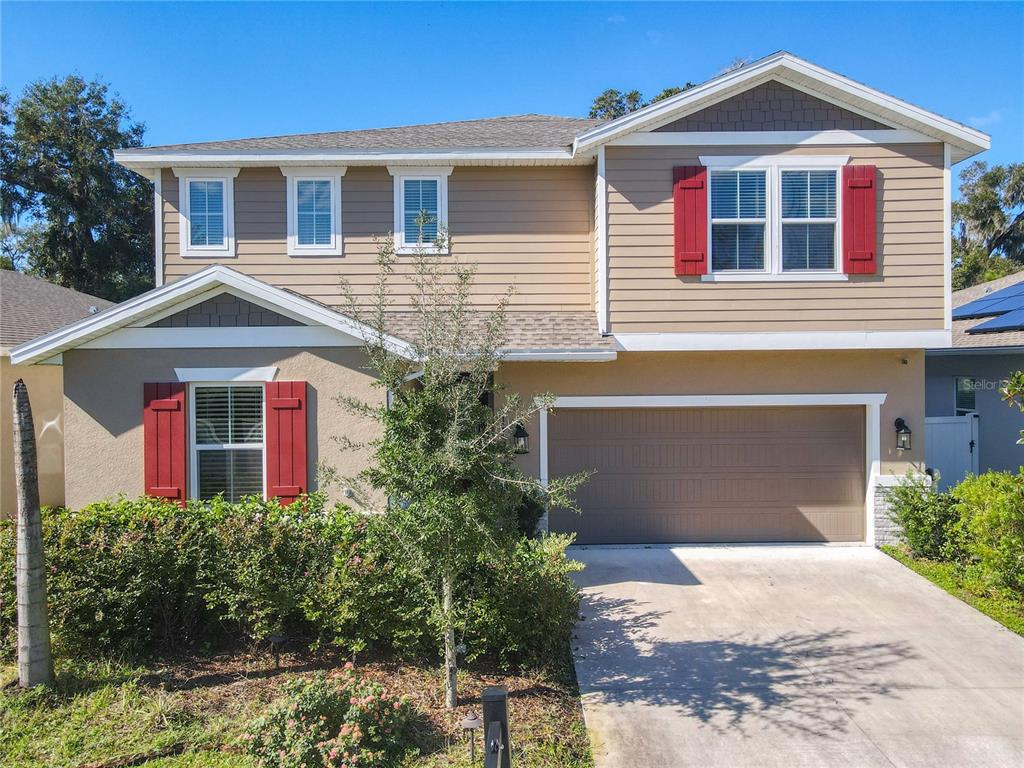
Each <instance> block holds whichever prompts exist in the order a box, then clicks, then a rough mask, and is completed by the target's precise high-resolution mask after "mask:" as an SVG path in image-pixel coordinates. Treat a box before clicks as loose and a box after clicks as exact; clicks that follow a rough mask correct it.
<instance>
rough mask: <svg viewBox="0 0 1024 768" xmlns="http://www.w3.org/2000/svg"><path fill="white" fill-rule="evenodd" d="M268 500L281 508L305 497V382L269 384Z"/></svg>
mask: <svg viewBox="0 0 1024 768" xmlns="http://www.w3.org/2000/svg"><path fill="white" fill-rule="evenodd" d="M264 394H265V398H266V401H267V402H266V411H267V496H268V497H269V498H274V497H275V496H277V497H278V498H280V499H281V504H282V506H285V505H288V504H291V503H292V502H293V501H295V497H297V496H300V495H301V494H303V493H306V491H307V490H309V489H308V488H307V487H306V382H304V381H268V382H267V384H266V389H265V390H264Z"/></svg>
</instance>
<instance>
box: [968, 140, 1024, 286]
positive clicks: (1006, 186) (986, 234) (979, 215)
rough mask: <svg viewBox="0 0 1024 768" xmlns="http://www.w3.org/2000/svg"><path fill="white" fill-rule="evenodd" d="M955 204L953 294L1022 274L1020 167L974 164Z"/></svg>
mask: <svg viewBox="0 0 1024 768" xmlns="http://www.w3.org/2000/svg"><path fill="white" fill-rule="evenodd" d="M960 195H961V199H960V200H959V201H958V202H955V203H953V231H952V233H951V237H952V239H953V248H952V255H953V290H955V291H956V290H960V289H961V288H967V287H970V286H972V285H977V284H978V283H984V282H987V281H989V280H995V279H996V278H998V277H1003V276H1004V275H1009V274H1012V273H1014V272H1017V271H1019V270H1021V269H1024V163H1012V164H1010V165H996V166H992V167H991V168H990V167H989V166H988V164H987V163H984V162H982V161H980V160H979V161H976V162H974V163H971V164H970V165H969V166H967V167H966V168H965V169H964V170H962V171H961V172H960Z"/></svg>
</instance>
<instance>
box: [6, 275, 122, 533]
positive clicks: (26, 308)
mask: <svg viewBox="0 0 1024 768" xmlns="http://www.w3.org/2000/svg"><path fill="white" fill-rule="evenodd" d="M109 306H111V303H110V302H109V301H104V300H103V299H98V298H96V297H95V296H89V295H87V294H84V293H79V292H78V291H72V290H71V289H69V288H62V287H60V286H59V285H54V284H53V283H48V282H46V281H45V280H40V279H39V278H37V277H30V276H29V275H23V274H21V273H20V272H11V271H10V270H6V269H4V270H0V393H2V398H0V517H14V515H15V514H16V513H17V511H18V497H17V493H16V490H15V486H14V443H13V440H14V438H13V425H14V410H13V405H12V400H11V397H12V394H13V392H14V382H15V381H17V380H18V379H24V381H25V385H26V386H27V387H28V395H29V400H30V401H31V403H32V418H33V421H34V423H35V428H36V452H37V458H38V463H39V499H40V501H41V502H42V503H43V504H48V505H51V506H56V505H59V504H63V503H64V419H63V411H64V402H63V375H62V374H63V371H62V369H61V366H59V365H11V359H10V351H11V347H14V346H16V345H18V344H22V343H24V342H26V341H28V340H30V339H34V338H35V337H37V336H39V335H41V334H45V333H49V332H50V331H53V330H55V329H57V328H60V327H62V326H65V325H67V324H68V323H73V322H75V321H76V320H81V319H82V318H83V317H88V316H89V315H91V314H94V313H96V312H97V311H99V310H101V309H106V308H107V307H109Z"/></svg>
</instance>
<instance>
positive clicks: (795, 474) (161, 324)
mask: <svg viewBox="0 0 1024 768" xmlns="http://www.w3.org/2000/svg"><path fill="white" fill-rule="evenodd" d="M988 146H989V139H988V137H987V136H986V135H984V134H983V133H980V132H978V131H976V130H973V129H971V128H969V127H967V126H964V125H962V124H960V123H957V122H954V121H952V120H950V119H947V118H945V117H941V116H939V115H936V114H933V113H931V112H928V111H926V110H923V109H921V108H918V107H915V106H913V105H911V104H908V103H907V102H904V101H901V100H899V99H897V98H895V97H892V96H889V95H887V94H885V93H881V92H879V91H877V90H875V89H872V88H870V87H867V86H865V85H862V84H860V83H857V82H854V81H852V80H850V79H847V78H846V77H843V76H840V75H838V74H836V73H834V72H830V71H827V70H825V69H822V68H820V67H818V66H815V65H814V64H811V63H809V62H806V61H803V60H801V59H799V58H796V57H794V56H792V55H790V54H787V53H778V54H774V55H772V56H769V57H767V58H765V59H762V60H760V61H757V62H754V63H752V64H750V65H748V66H745V67H743V68H742V69H739V70H736V71H733V72H729V73H727V74H724V75H721V76H719V77H716V78H714V79H713V80H710V81H708V82H706V83H704V84H702V85H699V86H697V87H694V88H691V89H689V90H687V91H685V92H683V93H680V94H678V95H676V96H674V97H671V98H668V99H665V100H664V101H661V102H658V103H656V104H653V105H651V106H649V107H646V108H644V109H641V110H639V111H637V112H634V113H632V114H629V115H626V116H624V117H621V118H619V119H616V120H612V121H609V122H603V123H600V122H598V121H594V120H583V119H573V118H561V117H546V116H540V115H523V116H516V117H505V118H495V119H487V120H473V121H465V122H455V123H441V124H434V125H417V126H409V127H402V128H386V129H380V130H367V131H346V132H338V133H320V134H306V135H296V136H283V137H274V138H263V139H242V140H236V141H218V142H208V143H202V144H182V145H171V146H160V147H150V148H145V149H130V150H124V151H121V152H118V153H117V159H118V161H119V162H121V163H122V164H123V165H125V166H126V167H128V168H131V169H133V170H135V171H137V172H138V173H141V174H144V175H146V176H147V177H148V178H150V179H152V180H153V181H154V185H155V196H156V222H155V226H156V274H157V282H158V287H157V288H156V289H155V290H153V291H150V292H149V293H146V294H144V295H142V296H139V297H137V298H134V299H132V300H130V301H126V302H124V303H122V304H120V305H117V306H115V307H113V308H111V309H108V310H106V311H104V312H101V313H99V314H97V315H94V316H91V317H89V318H87V319H86V320H83V321H81V322H79V323H76V324H74V325H71V326H68V327H66V328H63V329H61V330H59V331H56V332H54V333H52V334H49V335H47V336H44V337H42V338H40V339H37V340H34V341H32V342H29V343H27V344H24V345H23V346H20V347H18V348H17V349H15V350H14V351H13V353H12V359H14V360H15V362H19V363H26V362H35V363H44V362H62V363H63V366H64V381H65V420H66V441H67V444H66V463H67V471H66V478H67V489H66V490H67V493H66V496H67V502H68V504H70V505H81V504H85V503H87V502H90V501H93V500H95V499H98V498H102V497H106V496H110V495H114V494H118V493H126V494H141V493H143V492H145V493H149V494H153V495H157V496H164V497H168V498H172V499H184V498H186V497H192V496H199V497H209V496H211V495H213V494H216V493H226V494H228V496H232V497H234V496H238V495H240V494H243V493H253V492H255V493H264V494H267V495H268V496H279V497H282V498H284V499H290V498H292V497H294V496H296V495H297V494H299V493H302V492H304V491H307V490H309V489H311V488H313V487H314V486H315V472H314V468H315V467H316V466H317V465H318V464H321V463H322V464H326V465H329V466H332V467H334V468H335V469H336V470H338V472H340V473H341V474H343V475H345V474H350V473H353V472H355V471H357V470H358V469H359V468H360V466H361V462H363V461H365V456H364V455H360V454H357V453H350V452H344V451H342V450H341V449H340V448H339V447H338V445H337V443H336V441H333V440H331V438H332V436H336V435H349V436H351V437H354V438H359V437H364V436H366V435H368V434H370V432H369V431H370V430H372V426H371V425H368V424H365V423H361V422H360V421H359V420H358V419H356V418H355V417H353V416H352V415H350V414H349V413H347V412H345V411H344V410H343V409H342V408H341V407H340V406H338V405H337V404H336V403H335V402H334V396H335V395H337V394H339V393H343V392H347V393H350V394H355V395H360V396H363V397H369V398H383V397H385V393H383V392H381V391H379V389H377V388H371V386H370V385H371V383H372V379H371V375H370V373H369V372H368V371H367V370H365V368H364V353H363V352H362V350H361V346H360V345H361V343H362V340H363V339H364V337H365V335H366V328H365V327H362V326H360V325H359V324H358V323H356V322H354V321H353V319H352V318H350V317H346V315H345V314H344V312H343V311H342V310H341V309H340V307H341V306H342V297H341V294H340V278H341V277H342V276H344V277H345V278H346V279H347V280H348V281H349V283H350V284H351V285H352V286H354V288H355V290H356V291H357V292H358V291H360V290H362V291H367V292H368V291H370V290H371V287H372V284H373V281H374V258H375V252H376V249H375V245H374V236H375V235H380V234H384V233H386V232H389V231H391V232H393V233H394V235H395V237H396V239H397V242H398V245H399V250H401V249H402V247H403V246H406V245H408V244H409V243H410V242H411V241H412V239H414V234H413V229H414V227H413V221H414V220H415V217H416V215H417V214H418V212H420V211H422V210H426V211H428V212H429V213H430V214H431V216H432V218H433V219H434V221H436V222H437V224H438V225H441V226H444V227H446V228H447V229H448V230H449V231H450V233H451V237H452V246H451V249H450V252H446V253H438V254H437V258H438V259H450V258H452V257H455V256H457V257H458V258H459V259H460V260H462V261H464V262H472V263H474V264H476V265H477V267H478V270H479V271H478V280H477V290H478V292H479V301H480V306H481V307H482V308H483V307H486V306H489V305H491V304H493V302H494V297H495V296H496V295H498V294H501V293H502V292H503V291H504V290H505V288H506V287H507V286H508V285H509V284H514V285H515V286H516V292H515V295H514V297H513V299H512V306H511V308H510V312H509V334H510V340H509V346H508V349H507V350H506V354H505V357H504V361H503V363H502V364H501V366H500V368H499V370H498V371H496V373H495V378H496V381H497V382H498V383H499V384H500V385H501V386H502V387H504V388H506V389H507V390H510V391H516V392H519V393H521V394H522V395H523V396H524V397H530V396H532V395H534V394H535V393H540V392H551V393H553V394H555V395H557V397H558V400H557V405H556V408H555V409H554V410H553V411H552V412H550V413H548V412H543V413H541V414H539V416H538V418H537V419H536V420H535V423H531V424H526V425H524V426H525V428H526V430H527V432H528V433H529V435H530V452H529V453H528V454H527V455H525V456H523V457H522V461H523V466H524V468H525V469H526V470H527V471H529V472H532V473H534V474H535V475H538V476H539V477H541V478H547V477H552V476H557V475H561V474H564V473H568V472H573V471H576V470H584V469H586V470H595V471H596V474H595V475H594V477H593V479H592V480H591V481H590V482H589V483H588V484H587V485H586V486H585V488H584V489H583V490H582V491H581V495H580V502H581V504H582V508H583V514H582V515H580V516H576V515H573V514H568V513H560V512H557V511H555V512H553V513H552V515H551V517H550V520H549V521H548V525H549V527H550V529H551V530H572V531H576V532H578V535H579V540H580V541H581V542H685V541H853V542H859V541H865V542H869V543H870V542H875V541H876V540H879V539H881V538H882V534H883V525H884V515H883V514H882V510H881V505H880V504H879V503H877V501H876V496H877V497H879V498H880V495H879V494H878V489H880V488H882V487H884V486H885V485H886V484H891V482H892V481H893V479H894V478H896V477H899V476H902V475H903V474H905V473H906V472H907V471H908V470H917V471H920V470H921V469H923V466H922V464H923V446H924V440H923V431H924V350H925V349H926V348H934V347H942V346H946V345H948V344H949V341H950V333H951V321H950V254H949V228H950V167H951V165H952V164H953V163H956V162H959V161H961V160H964V159H965V158H968V157H970V156H972V155H974V154H976V153H978V152H981V151H983V150H985V149H987V148H988ZM428 235H429V233H428ZM397 308H398V309H401V305H400V304H399V306H398V307H397ZM394 343H395V344H396V345H398V346H401V345H402V343H403V340H402V339H401V338H400V337H398V338H395V339H394ZM897 424H899V425H901V427H902V430H899V432H900V433H899V434H898V429H897V427H896V426H895V425H897ZM908 430H909V431H908ZM876 522H877V523H878V524H877V525H876Z"/></svg>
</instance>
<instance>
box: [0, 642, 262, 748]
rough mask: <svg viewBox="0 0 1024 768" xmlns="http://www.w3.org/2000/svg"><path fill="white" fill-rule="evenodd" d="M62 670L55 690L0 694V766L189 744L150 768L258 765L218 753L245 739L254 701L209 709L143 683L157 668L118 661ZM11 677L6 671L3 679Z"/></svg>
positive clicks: (66, 664)
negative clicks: (185, 750)
mask: <svg viewBox="0 0 1024 768" xmlns="http://www.w3.org/2000/svg"><path fill="white" fill-rule="evenodd" d="M56 672H57V680H56V684H55V685H54V686H53V687H51V688H47V689H35V690H32V691H28V692H21V691H18V690H16V689H7V690H5V691H4V692H3V693H2V694H0V764H2V765H4V766H7V767H8V768H28V767H29V766H32V767H33V768H34V767H35V766H53V767H54V768H59V767H61V766H76V765H82V764H86V763H90V762H98V761H101V760H110V759H112V758H114V757H117V756H122V755H130V754H135V753H146V752H151V751H155V750H159V749H161V748H164V747H169V746H171V745H175V744H180V743H187V744H188V745H190V747H189V752H188V753H186V754H182V755H177V756H174V757H167V758H162V759H160V760H154V761H151V762H149V763H147V766H150V767H151V768H155V767H156V766H159V768H172V766H173V768H184V767H185V766H200V765H202V766H216V765H224V766H227V765H233V766H247V765H255V764H254V763H252V762H250V761H248V759H247V758H245V757H242V756H240V755H222V754H221V753H220V752H219V745H220V744H223V743H230V742H232V741H233V740H234V739H235V738H236V737H237V736H238V735H240V734H241V732H242V729H243V727H244V723H245V722H246V720H247V717H248V716H249V715H251V714H252V713H253V711H254V710H255V704H256V702H254V701H245V700H242V701H238V700H235V701H231V702H226V706H224V707H223V708H214V707H212V706H210V707H209V708H208V707H207V706H206V705H212V704H213V700H212V698H211V697H210V696H208V695H205V694H204V693H203V692H200V693H198V694H197V693H196V692H193V691H189V692H176V693H169V692H166V691H163V690H161V689H160V688H159V687H157V686H150V685H148V684H146V683H144V682H143V678H144V676H145V675H147V674H150V673H152V670H147V669H144V668H141V667H134V666H131V665H122V664H116V663H112V662H107V663H75V662H70V661H59V662H58V664H57V669H56ZM13 676H14V670H13V668H5V669H4V670H3V679H4V680H8V679H11V678H12V677H13ZM204 746H209V747H210V748H212V750H213V751H207V750H205V749H203V747H204Z"/></svg>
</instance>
